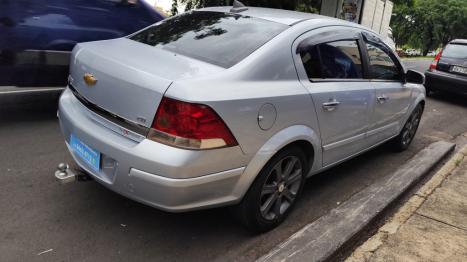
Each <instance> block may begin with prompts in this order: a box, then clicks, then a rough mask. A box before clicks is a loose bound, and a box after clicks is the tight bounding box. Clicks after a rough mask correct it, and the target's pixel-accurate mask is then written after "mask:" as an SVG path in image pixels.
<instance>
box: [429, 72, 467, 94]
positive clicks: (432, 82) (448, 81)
mask: <svg viewBox="0 0 467 262" xmlns="http://www.w3.org/2000/svg"><path fill="white" fill-rule="evenodd" d="M425 86H426V87H427V88H429V89H435V90H442V91H448V92H453V93H459V94H467V77H466V76H460V75H454V74H450V73H445V72H441V71H436V70H435V71H431V72H430V71H426V72H425Z"/></svg>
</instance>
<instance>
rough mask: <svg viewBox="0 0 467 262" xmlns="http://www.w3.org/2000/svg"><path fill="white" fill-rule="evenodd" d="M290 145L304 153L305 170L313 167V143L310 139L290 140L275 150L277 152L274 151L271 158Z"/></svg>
mask: <svg viewBox="0 0 467 262" xmlns="http://www.w3.org/2000/svg"><path fill="white" fill-rule="evenodd" d="M290 147H298V148H299V149H300V150H301V151H302V152H303V153H304V154H305V156H306V160H307V163H306V164H307V170H306V171H307V172H308V171H309V170H310V169H311V168H312V167H313V161H314V158H315V148H314V147H313V144H312V143H310V141H307V140H303V139H300V140H296V141H293V142H290V143H289V144H287V145H285V146H284V147H282V148H281V149H280V150H279V151H277V153H275V154H274V155H273V156H272V157H271V158H273V157H274V156H275V155H277V154H279V153H280V152H282V151H284V150H286V149H288V148H290Z"/></svg>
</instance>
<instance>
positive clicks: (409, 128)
mask: <svg viewBox="0 0 467 262" xmlns="http://www.w3.org/2000/svg"><path fill="white" fill-rule="evenodd" d="M421 112H422V110H421V108H420V107H417V109H415V111H414V112H413V113H412V115H411V116H410V118H409V120H408V121H407V123H406V124H405V126H404V129H403V131H402V144H403V145H404V146H406V145H408V144H410V142H411V141H412V139H413V138H414V136H415V133H416V132H417V128H418V125H419V124H420V119H421V116H422V113H421Z"/></svg>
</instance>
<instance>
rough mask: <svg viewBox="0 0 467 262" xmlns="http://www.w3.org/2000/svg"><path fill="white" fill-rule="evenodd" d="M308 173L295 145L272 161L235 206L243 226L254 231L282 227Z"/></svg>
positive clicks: (284, 150)
mask: <svg viewBox="0 0 467 262" xmlns="http://www.w3.org/2000/svg"><path fill="white" fill-rule="evenodd" d="M307 170H308V163H307V161H306V157H305V154H304V153H303V151H302V150H300V148H298V147H296V146H291V147H288V148H285V149H283V150H282V151H280V152H279V153H278V154H276V155H275V156H274V157H273V158H271V160H269V162H268V163H267V164H266V165H265V166H264V167H263V169H262V170H261V171H260V173H259V174H258V177H257V178H256V180H255V181H254V182H253V184H252V185H251V187H250V189H249V190H248V192H247V193H246V195H245V196H244V198H243V200H242V202H241V203H240V204H239V205H238V206H237V207H236V210H235V211H236V213H237V215H238V216H239V218H240V220H241V221H242V223H243V224H244V225H245V226H246V227H247V228H248V229H249V230H251V231H254V232H266V231H268V230H271V229H273V228H275V227H277V226H278V225H279V224H281V223H282V222H283V221H284V220H285V218H286V217H287V216H288V214H289V213H290V212H291V210H292V209H293V207H294V205H295V203H296V201H297V199H298V197H299V195H300V193H301V191H302V188H303V185H304V183H305V178H306V172H307Z"/></svg>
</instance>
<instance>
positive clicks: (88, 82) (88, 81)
mask: <svg viewBox="0 0 467 262" xmlns="http://www.w3.org/2000/svg"><path fill="white" fill-rule="evenodd" d="M83 79H84V82H85V83H86V85H88V86H93V85H95V84H96V83H97V78H95V77H94V76H93V75H92V74H90V73H86V74H84V76H83Z"/></svg>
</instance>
